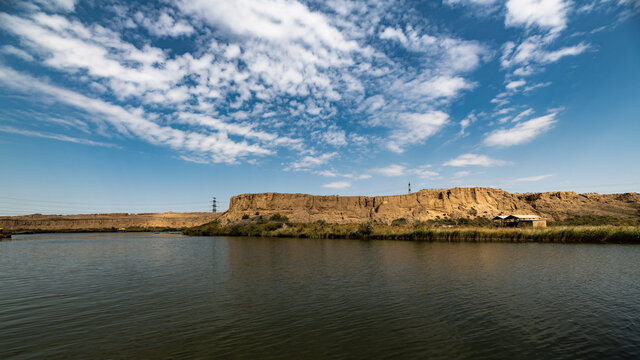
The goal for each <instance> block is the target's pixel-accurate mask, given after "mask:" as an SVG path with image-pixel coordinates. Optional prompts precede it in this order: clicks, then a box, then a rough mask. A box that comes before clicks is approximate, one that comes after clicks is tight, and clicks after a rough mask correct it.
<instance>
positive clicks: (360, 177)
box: [344, 174, 371, 180]
mask: <svg viewBox="0 0 640 360" xmlns="http://www.w3.org/2000/svg"><path fill="white" fill-rule="evenodd" d="M344 177H346V178H349V179H353V180H366V179H371V175H369V174H359V175H356V174H346V175H344Z"/></svg>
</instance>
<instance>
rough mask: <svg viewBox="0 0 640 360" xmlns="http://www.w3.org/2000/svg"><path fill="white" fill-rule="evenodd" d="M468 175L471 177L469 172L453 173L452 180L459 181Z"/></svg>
mask: <svg viewBox="0 0 640 360" xmlns="http://www.w3.org/2000/svg"><path fill="white" fill-rule="evenodd" d="M469 175H471V172H470V171H464V170H463V171H458V172H455V173H454V174H453V178H454V179H461V178H463V177H466V176H469Z"/></svg>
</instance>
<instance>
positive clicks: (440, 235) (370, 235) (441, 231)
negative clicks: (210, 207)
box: [184, 220, 640, 244]
mask: <svg viewBox="0 0 640 360" xmlns="http://www.w3.org/2000/svg"><path fill="white" fill-rule="evenodd" d="M184 233H185V234H186V235H196V236H198V235H199V236H223V235H227V236H263V237H300V238H319V239H332V238H341V239H372V240H374V239H375V240H415V241H448V242H462V241H465V242H492V241H495V242H556V243H618V244H640V228H638V227H611V226H608V227H554V228H547V229H513V228H482V227H465V228H460V227H456V228H430V227H428V225H426V224H415V223H414V224H411V225H410V224H403V225H399V224H397V225H387V224H377V223H375V222H373V221H367V222H363V223H360V224H328V223H326V222H323V221H318V222H315V223H289V222H286V221H275V220H263V221H261V222H238V223H229V224H226V225H223V224H222V223H220V222H219V221H213V222H211V223H208V224H205V225H201V226H197V227H194V228H190V229H186V230H185V231H184Z"/></svg>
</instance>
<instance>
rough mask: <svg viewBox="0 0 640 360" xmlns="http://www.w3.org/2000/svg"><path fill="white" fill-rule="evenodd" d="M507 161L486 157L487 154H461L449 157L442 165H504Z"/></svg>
mask: <svg viewBox="0 0 640 360" xmlns="http://www.w3.org/2000/svg"><path fill="white" fill-rule="evenodd" d="M508 164H509V162H508V161H504V160H499V159H493V158H490V157H488V156H487V155H481V154H472V153H469V154H462V155H460V156H458V157H456V158H454V159H451V160H449V161H447V162H445V163H444V164H443V165H444V166H454V167H463V166H484V167H489V166H504V165H508Z"/></svg>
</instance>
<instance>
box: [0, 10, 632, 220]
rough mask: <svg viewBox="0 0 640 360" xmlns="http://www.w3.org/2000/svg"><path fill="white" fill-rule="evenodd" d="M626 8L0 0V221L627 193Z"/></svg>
mask: <svg viewBox="0 0 640 360" xmlns="http://www.w3.org/2000/svg"><path fill="white" fill-rule="evenodd" d="M639 12H640V1H637V0H588V1H576V0H574V1H569V0H506V1H505V0H442V1H387V0H385V1H377V0H376V1H366V2H362V1H343V0H332V1H318V2H314V1H294V0H269V1H262V0H255V1H248V0H219V1H215V0H189V1H187V0H162V1H158V2H146V1H145V2H140V3H134V2H131V1H122V2H120V1H95V0H34V1H31V2H29V1H9V2H3V3H2V5H0V164H1V167H2V173H3V174H2V176H0V215H18V214H28V213H93V212H113V211H118V212H146V211H168V210H173V211H206V210H208V209H209V202H210V199H211V197H212V196H214V195H215V196H216V197H217V198H218V200H219V202H220V205H221V206H220V207H221V208H222V209H224V208H226V206H227V205H228V199H229V197H230V196H232V195H235V194H239V193H252V192H268V191H272V192H303V193H312V194H340V195H385V194H400V193H405V192H406V188H407V182H409V181H410V182H411V183H412V187H413V189H414V190H417V189H420V188H448V187H454V186H489V187H497V188H502V189H505V190H508V191H512V192H533V191H559V190H562V191H567V190H568V191H577V192H601V193H612V192H628V191H635V192H638V191H640V166H638V164H640V161H639V160H638V155H639V154H640V145H639V141H638V138H639V135H640V16H639Z"/></svg>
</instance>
